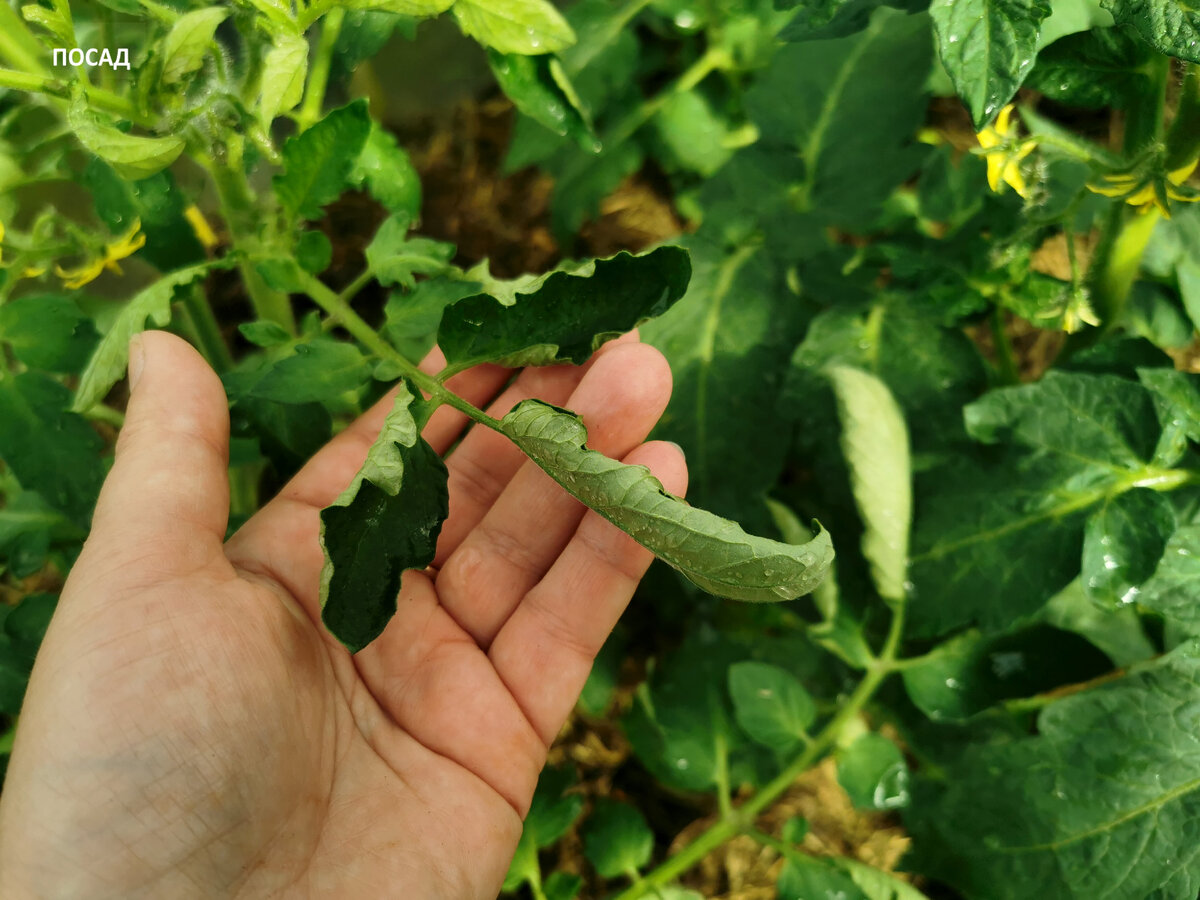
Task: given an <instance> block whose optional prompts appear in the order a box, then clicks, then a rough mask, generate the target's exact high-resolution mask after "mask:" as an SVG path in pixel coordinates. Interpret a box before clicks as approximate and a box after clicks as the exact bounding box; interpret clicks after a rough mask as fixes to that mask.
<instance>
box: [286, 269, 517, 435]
mask: <svg viewBox="0 0 1200 900" xmlns="http://www.w3.org/2000/svg"><path fill="white" fill-rule="evenodd" d="M302 283H303V286H304V293H306V294H307V295H308V296H309V297H310V298H311V299H312V301H313V302H314V303H316V304H317V306H319V307H321V309H323V310H325V312H327V313H328V314H329V315H330V316H332V317H333V318H335V319H336V320H337V321H338V323H339V324H340V325H341V326H342V327H343V328H345V329H346V331H348V332H350V334H351V335H352V336H353V337H354V338H355V339H356V340H357V341H358V342H359V343H360V344H362V345H363V346H364V347H366V348H367V349H368V350H370V351H371V352H372V353H374V354H375V355H376V356H378V357H379V358H380V359H386V360H387V361H388V362H391V363H394V364H395V366H396V368H398V369H399V370H400V371H401V372H403V373H404V375H405V376H406V377H407V378H409V379H410V380H411V381H413V382H414V383H415V384H416V385H417V387H419V388H421V390H423V391H424V392H425V393H427V394H428V395H429V396H430V397H431V398H432V399H433V400H434V401H436V402H437V403H443V404H445V405H446V406H452V407H454V408H455V409H457V410H458V411H459V412H461V413H464V414H465V415H467V416H468V417H469V418H471V419H474V420H475V421H476V422H478V423H479V424H480V425H486V426H487V427H488V428H491V429H492V430H493V431H501V428H500V423H499V422H498V421H497V420H496V419H493V418H492V417H491V416H489V415H488V414H487V413H485V412H484V411H483V410H481V409H479V408H478V407H477V406H475V405H473V404H471V403H468V402H467V401H466V400H464V399H463V398H462V397H460V396H458V394H456V393H454V392H453V391H452V390H450V389H449V388H446V387H445V386H443V385H442V384H441V382H439V381H438V380H437V379H436V378H434V377H433V376H432V375H426V374H425V373H424V372H422V371H421V370H420V369H419V368H417V366H415V365H414V364H413V363H411V362H409V360H407V359H406V358H405V357H404V356H403V354H401V353H400V351H398V350H397V349H396V348H395V347H393V346H392V345H391V344H389V343H388V342H387V341H385V340H384V339H383V338H381V337H380V336H379V335H378V334H377V333H376V332H375V329H373V328H372V327H371V326H370V325H368V324H367V323H366V322H365V321H363V319H362V317H361V316H360V315H359V314H358V313H356V312H355V311H354V310H353V309H351V308H350V304H349V303H347V302H346V299H345V297H343V296H342V295H340V294H335V293H334V292H333V291H332V290H330V289H329V288H328V287H326V286H325V285H324V284H323V283H322V282H321V281H320V280H319V279H318V278H316V277H315V276H313V275H310V274H308V273H307V272H304V273H302ZM352 286H353V285H352Z"/></svg>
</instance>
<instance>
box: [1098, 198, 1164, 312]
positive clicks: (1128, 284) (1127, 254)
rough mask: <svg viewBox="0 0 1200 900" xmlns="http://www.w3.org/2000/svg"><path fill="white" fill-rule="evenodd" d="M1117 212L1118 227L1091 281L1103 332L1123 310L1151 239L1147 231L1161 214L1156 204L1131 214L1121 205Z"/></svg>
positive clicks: (1152, 229) (1151, 229)
mask: <svg viewBox="0 0 1200 900" xmlns="http://www.w3.org/2000/svg"><path fill="white" fill-rule="evenodd" d="M1120 212H1121V216H1120V217H1119V218H1118V221H1119V223H1120V224H1119V227H1118V228H1117V229H1116V232H1115V234H1114V235H1113V238H1112V242H1111V243H1110V244H1109V246H1108V248H1107V249H1108V252H1107V254H1105V257H1104V260H1103V267H1102V268H1101V269H1100V270H1099V271H1098V272H1097V273H1096V280H1095V282H1094V284H1093V291H1094V293H1095V298H1096V303H1095V304H1094V306H1095V309H1096V312H1097V313H1098V314H1099V315H1100V317H1101V321H1102V322H1103V326H1102V332H1103V333H1107V332H1108V331H1110V330H1111V329H1112V328H1113V326H1115V325H1116V324H1117V323H1118V322H1119V321H1120V320H1121V316H1122V315H1123V314H1124V312H1125V303H1126V301H1127V300H1128V299H1129V292H1130V290H1132V289H1133V282H1134V281H1135V280H1136V279H1137V275H1138V270H1139V269H1140V268H1141V264H1142V256H1143V255H1144V254H1145V252H1146V245H1147V244H1149V243H1150V235H1152V234H1153V233H1154V226H1155V225H1157V224H1158V219H1159V216H1160V215H1161V214H1160V213H1159V211H1158V208H1157V207H1150V208H1149V209H1145V210H1142V211H1139V212H1135V213H1133V214H1132V215H1131V216H1130V215H1129V214H1127V213H1126V212H1125V210H1123V209H1122V210H1120Z"/></svg>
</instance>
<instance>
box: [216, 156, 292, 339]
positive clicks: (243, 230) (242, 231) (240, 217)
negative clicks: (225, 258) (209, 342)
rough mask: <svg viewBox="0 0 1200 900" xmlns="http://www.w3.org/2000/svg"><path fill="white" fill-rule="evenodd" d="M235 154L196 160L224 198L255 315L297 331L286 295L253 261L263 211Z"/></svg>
mask: <svg viewBox="0 0 1200 900" xmlns="http://www.w3.org/2000/svg"><path fill="white" fill-rule="evenodd" d="M235 137H237V136H236V135H231V136H230V140H233V139H234V138H235ZM233 155H234V156H235V159H233V160H226V161H216V160H213V159H211V158H208V157H206V156H205V154H203V153H199V152H197V153H195V156H196V158H197V160H198V161H199V162H200V164H201V165H202V166H204V168H205V169H207V170H208V173H209V175H210V176H212V180H213V184H214V185H215V186H216V189H217V197H218V198H219V199H220V201H221V211H222V213H224V216H225V222H226V224H227V225H228V226H229V234H230V237H231V238H232V239H233V246H234V249H235V250H236V251H237V252H238V254H239V256H240V259H239V261H238V271H239V272H240V273H241V275H242V282H243V283H244V284H245V286H246V292H247V293H248V294H249V295H250V303H251V304H252V305H253V307H254V313H255V315H257V316H258V317H259V318H260V319H263V320H264V321H268V322H275V323H277V324H279V325H282V326H283V327H284V328H285V329H287V332H288V334H295V333H296V317H295V314H294V313H293V311H292V304H291V301H290V300H289V299H288V296H287V294H284V293H282V292H280V291H277V290H275V289H273V288H272V287H270V286H269V285H268V284H267V283H266V282H265V281H264V280H263V278H262V276H261V275H259V274H258V271H257V270H256V269H255V268H254V264H253V262H251V260H252V259H254V258H255V257H256V256H257V255H258V253H257V251H258V249H259V247H260V246H261V243H262V242H261V239H260V237H259V233H258V228H259V222H260V220H261V213H260V211H259V210H258V209H256V208H255V203H254V196H253V194H251V192H250V185H249V184H248V183H247V181H246V176H245V175H244V174H243V173H242V171H241V166H240V155H241V154H240V153H236V154H233Z"/></svg>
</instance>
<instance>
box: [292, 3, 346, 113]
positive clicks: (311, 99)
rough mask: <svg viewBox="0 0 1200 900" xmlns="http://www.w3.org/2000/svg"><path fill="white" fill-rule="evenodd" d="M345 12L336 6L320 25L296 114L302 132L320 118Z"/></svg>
mask: <svg viewBox="0 0 1200 900" xmlns="http://www.w3.org/2000/svg"><path fill="white" fill-rule="evenodd" d="M345 17H346V10H345V9H344V8H343V7H341V6H337V7H334V8H333V9H331V10H330V11H329V14H328V15H326V16H325V19H324V21H323V22H322V23H321V39H320V42H319V43H318V44H317V51H316V53H315V54H314V55H313V62H312V69H310V70H309V74H308V86H307V87H306V88H305V89H304V102H303V103H301V104H300V110H299V112H297V113H296V124H297V125H298V126H299V127H300V130H301V131H304V130H306V129H308V128H310V127H311V126H312V124H313V123H314V122H316V121H317V119H319V118H321V108H322V107H323V106H324V104H325V89H326V88H327V87H328V85H329V69H330V66H331V65H332V64H333V50H334V48H335V47H336V46H337V39H338V34H339V33H340V32H341V30H342V20H343V19H344V18H345Z"/></svg>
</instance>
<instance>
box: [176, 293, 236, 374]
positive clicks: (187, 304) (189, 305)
mask: <svg viewBox="0 0 1200 900" xmlns="http://www.w3.org/2000/svg"><path fill="white" fill-rule="evenodd" d="M183 308H184V310H186V311H187V315H188V318H189V320H190V321H191V323H192V329H193V331H194V333H195V335H196V347H197V349H198V350H199V351H200V352H201V354H203V356H204V358H205V359H207V360H208V364H209V365H210V366H212V367H213V369H214V370H216V371H217V372H218V373H219V372H225V371H227V370H228V369H230V368H231V367H232V366H233V356H231V355H230V353H229V347H228V345H227V344H226V343H225V337H224V336H223V335H222V334H221V326H220V325H219V324H218V323H217V317H216V316H215V315H213V311H212V307H211V306H210V305H209V303H208V298H207V297H206V296H205V295H204V291H203V289H202V288H201V287H200V286H198V285H195V284H193V285H191V286H190V287H189V288H187V289H186V290H185V291H183Z"/></svg>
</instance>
